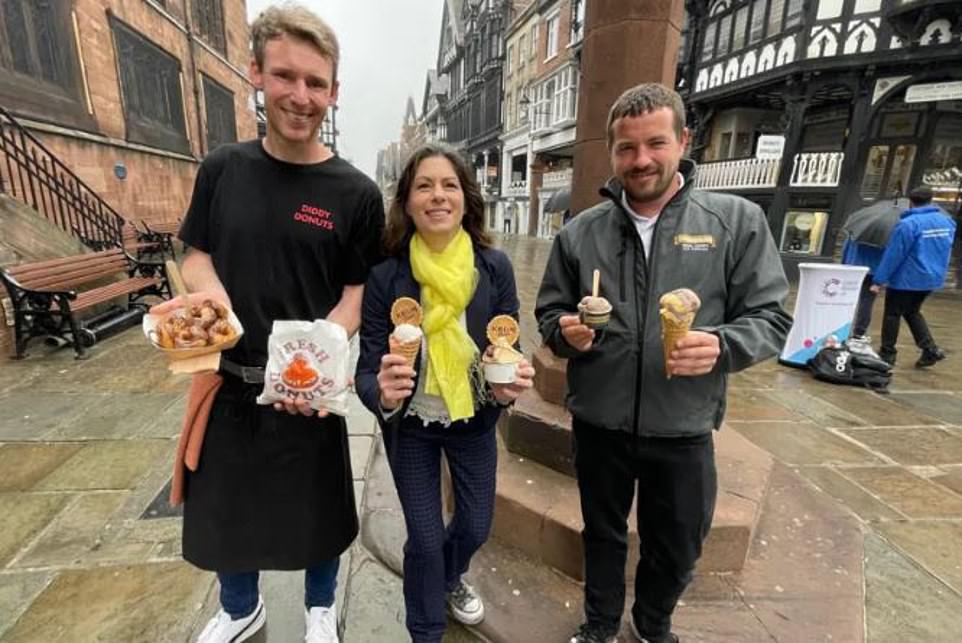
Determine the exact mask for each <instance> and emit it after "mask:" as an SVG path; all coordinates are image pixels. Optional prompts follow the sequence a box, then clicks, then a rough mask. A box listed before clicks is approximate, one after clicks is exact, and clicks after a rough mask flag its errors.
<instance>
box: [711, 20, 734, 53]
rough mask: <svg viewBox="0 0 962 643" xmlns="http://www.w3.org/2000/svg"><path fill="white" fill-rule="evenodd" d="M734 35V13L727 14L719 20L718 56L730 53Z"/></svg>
mask: <svg viewBox="0 0 962 643" xmlns="http://www.w3.org/2000/svg"><path fill="white" fill-rule="evenodd" d="M731 35H732V14H730V13H728V14H725V15H724V16H723V17H722V18H721V20H719V21H718V45H717V49H716V50H715V52H716V53H715V55H716V56H719V57H721V56H724V55H726V54H728V46H729V44H730V43H731Z"/></svg>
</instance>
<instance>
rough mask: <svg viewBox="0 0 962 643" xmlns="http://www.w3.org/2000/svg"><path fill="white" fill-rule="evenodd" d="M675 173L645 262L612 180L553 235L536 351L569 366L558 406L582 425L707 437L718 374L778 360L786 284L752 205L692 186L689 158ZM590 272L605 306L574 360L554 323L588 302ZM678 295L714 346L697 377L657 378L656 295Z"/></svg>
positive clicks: (717, 401) (720, 403) (661, 373)
mask: <svg viewBox="0 0 962 643" xmlns="http://www.w3.org/2000/svg"><path fill="white" fill-rule="evenodd" d="M679 171H681V173H682V174H683V176H684V177H685V185H684V187H683V188H682V189H681V190H680V191H679V192H678V193H677V194H676V195H675V196H674V197H673V198H672V199H671V201H669V202H668V204H667V205H666V206H665V208H664V209H663V210H662V212H661V214H660V215H659V217H658V221H657V222H656V223H655V227H654V233H653V237H652V242H651V248H652V250H651V254H652V256H651V257H650V259H647V261H646V257H645V251H644V247H643V245H642V243H641V239H640V238H639V236H638V232H637V229H636V228H635V226H634V223H633V222H632V220H631V218H630V215H629V214H628V212H626V211H625V209H624V207H623V206H622V187H621V184H620V183H619V182H618V181H617V180H615V179H612V180H610V181H609V182H608V183H607V185H606V186H605V187H604V188H603V189H602V190H601V194H602V195H603V196H606V197H607V198H608V200H607V201H605V202H603V203H601V204H599V205H596V206H594V207H592V208H590V209H588V210H586V211H584V212H582V213H581V214H579V215H578V216H577V217H575V218H574V219H572V220H571V222H570V223H568V224H567V225H566V226H565V227H564V228H562V230H561V232H560V233H559V234H558V236H557V237H555V240H554V245H553V247H552V249H551V256H550V258H549V259H548V265H547V268H546V269H545V275H544V279H543V280H542V282H541V288H540V290H539V291H538V301H537V306H536V309H535V317H537V320H538V326H539V330H540V331H541V336H542V337H543V338H544V340H545V343H546V344H547V345H548V346H549V347H550V348H551V350H553V351H554V353H555V354H556V355H558V356H559V357H565V358H568V360H569V361H568V399H567V405H568V408H569V410H570V411H571V413H572V414H574V415H575V416H577V417H578V418H580V419H582V420H584V421H585V422H588V423H591V424H595V425H599V426H603V427H605V428H607V429H614V430H619V431H626V432H629V433H634V434H636V435H642V436H662V437H680V436H690V435H697V434H702V433H708V432H710V431H711V430H712V429H717V428H719V427H720V426H721V423H722V419H723V418H724V415H725V394H726V386H727V378H728V373H733V372H736V371H740V370H742V369H744V368H747V367H749V366H751V365H752V364H755V363H757V362H760V361H762V360H765V359H768V358H770V357H773V356H775V355H777V354H778V352H779V351H780V350H781V348H782V346H783V344H784V342H785V338H786V336H787V335H788V331H789V328H790V327H791V325H792V319H791V316H790V315H789V314H788V313H787V312H785V309H784V307H783V303H784V300H785V296H786V294H787V293H788V282H787V280H786V279H785V272H784V270H783V268H782V262H781V259H780V258H779V256H778V250H777V249H776V247H775V243H774V240H773V239H772V235H771V232H770V231H769V228H768V222H767V221H766V218H765V214H764V213H763V212H762V209H761V208H760V207H758V206H757V205H755V204H754V203H752V202H750V201H748V200H746V199H743V198H741V197H737V196H733V195H729V194H718V193H714V192H707V191H702V190H698V189H695V188H694V187H693V184H694V178H695V164H694V162H692V161H689V160H683V161H682V162H681V165H680V169H679ZM596 268H597V269H599V270H600V271H601V293H600V294H601V296H603V297H605V298H606V299H608V301H609V302H611V305H612V306H613V310H612V313H611V321H610V322H609V323H608V326H607V328H606V329H605V330H604V331H602V332H601V333H598V334H596V337H595V343H594V345H593V346H592V348H591V349H590V350H589V351H588V352H585V353H581V352H579V351H577V350H575V349H574V348H572V347H571V346H570V345H569V344H568V343H567V342H566V341H565V339H564V338H563V337H562V335H561V329H560V327H559V325H558V318H559V317H560V316H561V315H570V314H574V313H575V311H577V306H578V302H579V301H581V298H582V297H584V296H585V295H589V294H591V280H592V271H593V270H594V269H596ZM676 288H690V289H691V290H693V291H695V292H696V293H697V294H698V296H699V298H701V301H702V305H701V309H700V310H699V311H698V314H697V316H696V317H695V321H694V324H693V329H696V330H703V331H707V332H712V333H715V334H716V335H718V337H719V338H720V344H721V355H720V357H719V359H718V363H717V364H716V366H715V368H714V369H713V370H712V372H710V373H708V374H706V375H701V376H697V377H685V376H675V377H672V378H671V379H668V378H666V376H665V363H664V357H663V351H662V342H661V321H660V317H659V315H658V299H659V297H660V296H661V295H662V294H664V293H666V292H668V291H670V290H674V289H676Z"/></svg>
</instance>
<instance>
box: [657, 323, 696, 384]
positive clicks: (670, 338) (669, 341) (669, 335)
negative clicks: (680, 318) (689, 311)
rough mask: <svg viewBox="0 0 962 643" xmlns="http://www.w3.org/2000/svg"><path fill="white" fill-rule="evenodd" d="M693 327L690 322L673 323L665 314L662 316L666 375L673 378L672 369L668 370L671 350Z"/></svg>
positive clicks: (662, 342)
mask: <svg viewBox="0 0 962 643" xmlns="http://www.w3.org/2000/svg"><path fill="white" fill-rule="evenodd" d="M690 329H691V325H690V324H672V323H671V322H669V321H666V320H665V318H664V316H662V318H661V344H662V349H663V350H664V352H665V375H666V376H667V377H668V379H671V371H669V370H668V359H669V358H670V357H671V352H672V351H673V350H675V344H677V343H678V340H679V339H681V338H682V337H684V336H685V335H687V334H688V331H689V330H690Z"/></svg>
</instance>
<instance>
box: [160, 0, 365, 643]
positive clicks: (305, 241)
mask: <svg viewBox="0 0 962 643" xmlns="http://www.w3.org/2000/svg"><path fill="white" fill-rule="evenodd" d="M252 40H253V46H254V60H253V61H252V62H251V80H252V82H253V84H254V85H255V87H257V88H258V89H261V90H263V92H264V100H265V106H266V109H267V121H268V122H267V135H266V137H265V138H264V140H263V141H249V142H244V143H238V144H235V145H225V146H222V147H220V148H218V149H217V150H215V151H213V152H211V153H210V154H209V155H208V156H207V158H205V159H204V162H203V163H202V165H201V167H200V170H199V171H198V173H197V179H196V184H195V186H194V194H193V197H192V200H191V204H190V209H189V210H188V212H187V216H186V218H185V220H184V223H183V226H182V228H181V230H180V237H181V239H182V240H183V241H184V242H185V243H186V244H187V245H188V246H189V247H190V250H189V251H188V253H187V256H186V258H185V259H184V262H183V268H182V271H183V275H184V281H185V282H186V284H187V287H188V288H189V290H190V291H191V293H192V294H191V295H190V300H191V302H195V301H198V300H203V299H205V298H213V299H216V300H219V301H221V302H223V303H224V304H225V305H227V306H228V307H230V308H231V309H232V310H233V311H234V312H235V313H236V314H237V316H238V318H239V319H240V321H241V323H242V324H243V326H244V335H243V337H242V338H241V341H240V342H239V343H238V344H237V346H236V347H235V348H233V349H231V350H230V351H227V352H225V353H224V355H223V358H222V366H221V373H222V375H223V377H224V383H223V385H222V386H221V388H220V390H219V391H218V393H217V397H216V399H215V401H214V405H213V408H212V409H211V413H210V420H209V422H208V425H207V431H206V434H205V437H204V445H203V448H202V451H201V457H200V464H199V466H198V468H197V470H196V471H194V472H188V474H187V477H186V480H185V504H184V532H183V552H184V558H185V559H186V560H188V561H189V562H191V563H193V564H194V565H196V566H198V567H200V568H202V569H207V570H211V571H215V572H217V575H218V579H219V581H220V589H221V591H220V599H221V607H222V609H221V610H220V612H219V613H218V614H217V615H216V616H215V617H214V618H213V619H212V620H211V621H210V623H208V625H207V627H206V628H205V629H204V630H203V632H202V633H201V635H200V638H199V639H198V640H199V641H201V642H202V643H220V642H227V641H242V640H245V639H247V638H249V637H250V636H252V635H253V634H254V633H255V632H257V631H258V630H259V629H260V628H261V626H263V624H264V622H265V610H264V605H263V601H262V600H261V598H260V596H259V592H258V572H259V571H260V570H264V569H287V570H292V569H305V570H306V582H305V594H306V596H305V613H306V627H307V641H309V642H311V643H337V640H338V639H337V620H336V611H335V607H334V588H335V584H336V576H337V570H338V556H339V555H340V554H341V552H343V551H344V550H345V549H346V548H347V547H348V546H349V545H350V543H351V541H353V539H354V537H355V536H356V535H357V529H358V523H357V513H356V509H355V503H354V492H353V482H352V475H351V463H350V457H349V453H348V440H347V430H346V425H345V422H344V420H343V418H340V417H337V416H334V415H327V414H326V413H324V412H323V411H322V412H320V413H319V414H318V415H319V416H320V419H318V418H316V417H312V416H313V415H314V413H313V411H311V409H310V407H309V406H307V403H306V402H304V401H303V400H301V401H298V402H295V401H293V400H288V401H287V402H285V403H283V404H275V405H274V408H273V409H272V408H270V407H258V406H257V405H256V404H255V402H254V397H255V396H256V395H257V394H258V393H259V392H260V390H261V389H262V388H263V379H262V377H263V375H262V373H261V380H260V381H259V382H257V381H254V380H256V377H252V376H251V375H252V374H253V373H255V372H256V371H252V369H251V368H246V369H245V368H244V367H254V368H257V367H263V366H264V364H265V363H266V361H267V339H268V336H269V334H270V331H271V325H272V323H273V322H274V320H282V319H283V320H313V319H318V318H325V319H327V320H329V321H333V322H336V323H338V324H340V325H342V326H343V327H344V328H345V329H346V330H347V333H348V335H349V336H350V335H353V334H354V333H355V332H356V331H357V329H358V326H359V325H360V309H361V298H362V294H363V288H364V286H363V284H364V282H365V280H366V279H367V273H368V271H369V269H370V268H371V267H372V265H373V264H374V263H376V261H377V260H378V251H379V246H380V237H381V231H382V229H383V226H384V209H383V202H382V200H381V195H380V193H379V191H378V189H377V187H376V185H375V184H374V183H373V182H372V181H371V180H370V179H368V178H367V177H366V176H364V175H363V174H362V173H360V172H359V171H358V170H356V169H355V168H353V167H352V166H351V165H350V164H348V163H347V162H345V161H343V160H342V159H340V158H337V157H336V156H334V155H333V154H332V152H331V151H330V150H329V149H327V148H326V147H325V146H324V145H323V144H321V143H320V142H319V140H318V136H317V133H318V128H319V127H320V124H321V122H322V121H323V119H324V115H325V113H326V110H327V109H328V108H329V107H330V106H331V105H333V104H334V102H335V101H336V99H337V88H338V85H337V62H338V56H339V51H338V44H337V40H336V37H335V36H334V33H333V32H332V31H331V29H330V28H329V27H328V26H327V25H326V24H325V23H324V22H323V21H322V20H321V19H320V18H318V17H317V16H316V15H314V14H313V13H311V12H310V11H308V10H306V9H303V8H301V7H299V6H296V5H284V6H282V7H271V8H269V9H267V10H266V11H264V12H263V13H262V14H261V15H260V17H259V18H258V19H257V20H256V21H255V22H254V24H253V25H252ZM181 305H183V302H182V301H174V302H169V303H167V304H164V305H162V306H158V307H156V308H155V309H154V310H152V311H151V312H154V313H158V314H162V313H164V312H166V311H169V310H172V309H174V308H177V307H179V306H181Z"/></svg>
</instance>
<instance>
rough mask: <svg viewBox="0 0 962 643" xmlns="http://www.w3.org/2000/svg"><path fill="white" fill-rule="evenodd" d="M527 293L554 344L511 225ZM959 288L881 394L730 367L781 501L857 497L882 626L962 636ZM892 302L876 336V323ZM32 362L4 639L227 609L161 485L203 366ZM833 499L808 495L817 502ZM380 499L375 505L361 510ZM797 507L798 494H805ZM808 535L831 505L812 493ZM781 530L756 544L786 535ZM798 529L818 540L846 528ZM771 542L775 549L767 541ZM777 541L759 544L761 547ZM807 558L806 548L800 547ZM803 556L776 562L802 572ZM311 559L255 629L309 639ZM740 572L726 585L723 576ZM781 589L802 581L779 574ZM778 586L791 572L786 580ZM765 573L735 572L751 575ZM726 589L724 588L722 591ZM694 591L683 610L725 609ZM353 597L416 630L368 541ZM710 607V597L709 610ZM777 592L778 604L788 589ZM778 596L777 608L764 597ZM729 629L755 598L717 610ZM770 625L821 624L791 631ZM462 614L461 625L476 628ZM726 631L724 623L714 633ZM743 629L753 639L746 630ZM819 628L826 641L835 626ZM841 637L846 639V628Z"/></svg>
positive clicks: (5, 415) (393, 635)
mask: <svg viewBox="0 0 962 643" xmlns="http://www.w3.org/2000/svg"><path fill="white" fill-rule="evenodd" d="M502 243H503V245H504V247H505V249H506V250H507V251H508V252H509V254H510V255H511V256H512V258H513V260H514V262H515V266H516V271H517V277H518V282H519V290H520V295H521V300H522V313H523V323H522V336H523V341H524V342H525V347H526V348H527V349H529V350H530V349H531V348H533V347H534V346H535V345H536V343H537V332H536V329H535V327H534V322H533V318H532V317H531V311H532V309H533V304H534V293H535V292H536V290H537V287H538V284H539V282H540V276H541V269H542V266H543V265H544V261H545V260H546V257H547V251H548V248H549V245H548V244H547V243H545V242H540V241H535V240H527V239H525V240H514V239H512V240H505V241H503V242H502ZM960 312H962V299H959V298H956V297H954V296H936V297H933V298H932V300H931V301H930V302H929V303H928V304H927V305H926V307H925V313H926V315H927V317H928V319H929V321H930V324H931V326H932V330H933V333H934V335H935V337H936V339H937V340H938V341H939V342H940V344H942V345H943V346H944V347H945V348H946V350H948V351H949V352H950V357H949V359H948V360H946V361H945V362H942V363H940V364H939V365H937V366H936V367H934V368H932V369H929V370H927V371H916V370H915V369H913V368H912V362H914V358H915V351H914V348H913V347H912V346H911V345H910V342H911V339H910V336H909V334H908V331H907V329H903V333H902V337H901V339H902V342H901V343H900V346H899V348H900V351H901V353H900V359H901V363H900V365H899V366H898V368H897V369H896V377H895V381H894V384H893V387H892V390H893V393H892V394H891V395H889V396H886V397H883V396H879V395H876V394H874V393H870V392H867V391H862V390H859V389H853V388H844V387H835V386H831V385H827V384H821V383H818V382H815V381H814V380H812V379H811V378H810V377H809V376H808V375H807V374H805V373H804V372H801V371H796V370H792V369H788V368H785V367H781V366H778V365H777V364H775V363H768V364H764V365H761V366H759V367H757V368H755V369H753V370H751V371H749V372H747V373H744V374H741V375H738V376H735V377H734V378H733V379H732V390H731V404H730V412H729V416H728V421H729V425H730V427H731V428H733V429H735V430H737V431H739V432H740V433H742V434H743V435H745V436H746V437H747V438H748V439H750V440H752V441H753V442H755V443H756V444H758V445H759V446H761V447H763V448H764V449H766V450H767V451H769V452H770V453H772V454H773V455H774V457H775V458H776V460H777V461H778V463H779V465H780V472H779V474H778V476H777V479H773V482H772V485H773V487H772V493H773V495H772V502H773V504H774V505H776V506H777V505H778V503H780V502H781V503H782V505H784V506H786V507H792V506H791V504H790V503H789V502H788V501H784V502H782V500H781V499H782V496H781V495H780V494H782V493H783V491H784V492H785V493H788V492H790V491H791V489H792V488H793V487H797V486H798V485H804V486H805V487H806V488H807V489H808V490H810V491H813V492H814V493H817V494H819V497H820V498H821V499H822V500H823V501H825V502H831V503H834V506H838V507H842V508H844V509H845V510H846V511H847V512H849V513H850V514H851V516H853V517H854V519H856V520H857V521H858V524H859V525H860V528H861V532H862V534H863V547H864V561H863V563H864V564H863V570H862V572H863V575H864V587H865V589H864V592H865V622H866V628H867V639H868V640H869V641H872V642H875V641H878V642H887V641H896V640H899V641H900V640H926V641H955V640H957V639H958V633H957V629H958V623H959V617H958V614H959V613H962V548H960V547H959V545H958V543H959V542H962V382H960V372H962V369H959V367H958V365H957V364H956V363H955V362H956V360H960V359H962V339H960V338H959V336H958V335H957V329H958V320H959V315H960ZM880 315H881V304H878V305H877V309H876V323H875V325H874V326H873V329H872V330H873V333H874V334H875V335H877V333H878V330H877V329H878V322H879V321H880ZM31 353H32V355H31V357H30V358H28V359H27V360H25V361H23V362H3V363H0V410H2V413H0V515H2V516H3V528H2V529H0V641H3V642H4V643H6V642H7V641H29V642H34V641H54V640H64V641H94V640H100V641H185V640H189V639H190V637H191V636H192V635H193V634H194V633H196V631H197V630H198V628H199V627H201V626H202V625H203V622H204V621H205V620H206V618H207V617H208V615H209V614H210V613H211V612H212V611H213V609H215V606H216V596H215V591H214V590H215V585H216V584H215V583H214V580H213V577H212V575H210V574H207V573H203V572H199V571H197V570H194V569H192V568H191V567H190V566H189V565H186V564H185V563H183V562H182V561H181V559H180V555H179V554H180V544H179V536H180V521H179V518H178V517H177V516H176V515H168V513H169V512H167V511H166V509H165V506H164V503H163V502H154V501H155V500H156V499H157V498H158V495H159V494H160V495H162V494H163V493H164V490H163V488H164V486H165V484H166V483H167V480H168V478H169V470H170V460H171V454H172V453H173V450H174V446H175V437H176V434H177V433H178V431H179V422H180V415H181V413H182V411H183V405H184V393H185V390H186V379H185V378H183V377H179V376H172V375H170V374H169V373H168V372H167V370H166V368H165V365H164V363H163V359H162V358H161V356H159V355H157V354H156V353H154V352H153V350H152V349H151V348H150V347H149V346H147V345H146V344H145V343H144V341H143V338H142V336H141V335H140V332H139V330H138V329H131V330H129V331H127V332H125V333H123V334H122V335H120V336H117V337H114V338H111V339H108V340H106V341H104V342H103V343H102V344H100V345H98V346H97V347H95V348H94V350H93V352H92V357H91V358H90V359H89V360H87V361H83V362H77V361H75V360H74V359H73V357H72V352H70V351H69V350H55V351H51V350H49V349H45V348H44V347H43V346H41V345H39V344H36V343H35V344H34V345H33V347H32V348H31ZM349 429H350V433H351V454H352V460H353V463H354V472H355V478H356V490H357V492H358V493H357V496H358V499H359V502H363V501H364V499H365V494H364V491H365V489H364V483H365V482H364V481H365V472H366V464H367V462H368V459H369V456H370V453H371V450H372V445H373V444H374V424H373V419H372V418H371V417H370V416H369V415H368V414H367V413H366V412H365V411H363V409H362V408H361V407H360V405H359V404H356V403H355V404H354V407H353V410H352V414H351V417H350V419H349ZM818 506H819V504H818V503H813V504H812V505H811V506H810V509H811V511H813V512H816V513H817V510H818ZM362 509H364V507H362ZM793 509H794V508H793ZM798 511H799V515H797V516H796V518H795V519H796V520H798V523H799V524H798V525H797V527H798V529H797V533H798V534H804V533H805V528H806V525H808V524H810V523H815V522H817V521H818V518H819V516H818V515H815V514H812V515H808V514H806V513H805V511H806V508H805V507H802V508H800V509H799V510H798ZM778 537H779V534H775V537H773V538H771V542H770V543H769V542H766V541H762V542H761V543H758V544H757V545H758V547H759V548H762V549H763V548H764V547H768V546H776V539H777V538H778ZM791 538H792V535H791V534H784V535H783V540H789V541H791V542H793V544H794V545H795V546H797V547H799V548H805V553H807V554H811V556H814V557H816V558H817V557H818V556H821V554H820V553H819V552H821V551H826V552H830V551H831V549H832V547H833V544H832V543H830V542H829V543H825V542H820V543H815V542H807V541H805V540H804V539H798V538H796V539H795V540H791ZM755 553H756V554H758V553H759V552H757V551H756V552H755ZM763 554H764V551H761V555H762V557H763ZM799 564H800V565H802V564H803V563H802V562H801V560H800V563H799ZM798 571H799V570H796V569H784V570H777V572H778V574H779V575H780V576H783V577H784V578H785V579H789V580H791V578H792V577H793V576H794V575H797V574H798ZM302 582H303V580H302V576H301V575H300V574H297V573H268V574H265V577H264V581H263V591H264V594H265V597H266V600H267V602H268V606H269V607H268V609H269V625H268V628H267V631H266V632H265V633H264V634H263V635H261V636H259V637H258V639H256V640H260V641H265V640H270V641H294V640H299V639H300V637H302V636H303V614H302V610H301V607H300V605H301V603H300V601H301V591H302V590H301V585H302ZM718 582H720V583H722V584H723V585H724V584H725V583H726V582H727V581H725V579H720V580H719V581H718ZM771 586H772V587H768V588H764V589H767V590H768V591H772V588H775V589H774V591H776V592H777V587H782V588H783V591H786V592H789V591H791V583H790V582H784V583H781V582H780V581H779V580H778V577H776V576H773V577H772V580H771ZM776 586H777V587H776ZM760 589H762V588H751V587H749V588H735V589H733V588H732V587H731V584H730V583H729V584H728V585H726V586H725V587H724V588H723V590H724V591H725V592H728V593H732V592H739V591H740V592H744V596H745V601H746V603H748V602H750V601H751V592H752V591H753V590H760ZM706 595H707V596H709V598H711V596H713V594H712V593H711V592H708V593H707V594H706ZM686 598H689V599H691V600H690V601H689V603H691V604H686V607H685V608H683V610H682V611H681V612H680V614H679V618H680V619H684V618H685V614H686V613H690V614H692V615H693V617H692V618H694V616H695V614H696V612H698V611H699V610H702V611H704V610H709V611H710V609H711V608H710V601H709V602H708V603H705V602H702V603H698V604H697V605H694V603H696V599H697V598H698V597H697V596H695V595H693V596H691V597H686ZM338 605H339V607H340V609H341V611H342V622H343V623H344V625H345V634H344V640H345V641H348V642H349V643H356V642H363V643H367V642H368V641H373V642H381V641H383V642H385V643H386V642H389V641H390V642H393V641H402V640H405V638H406V637H405V633H404V628H403V620H404V617H403V604H402V601H401V585H400V579H399V578H398V577H397V576H396V575H395V574H394V573H392V572H390V571H389V570H388V568H387V567H385V566H384V565H383V564H381V563H380V562H379V561H378V560H377V559H376V558H375V557H374V556H372V555H371V553H370V552H368V551H367V550H366V549H364V547H363V546H362V545H361V544H359V543H358V544H355V545H354V546H353V547H352V549H351V550H350V551H349V552H348V553H347V554H346V555H345V556H344V557H343V559H342V567H341V582H340V583H339V598H338ZM706 605H707V607H706ZM769 608H770V609H771V610H773V611H774V612H776V613H777V611H778V605H777V603H771V604H770V606H769ZM766 609H768V608H766ZM714 614H715V616H713V618H716V619H717V621H718V627H719V631H727V632H729V634H730V636H729V638H727V639H726V640H732V641H736V640H739V639H738V634H737V632H738V631H739V630H738V628H739V623H743V622H744V623H746V627H747V624H748V623H749V621H751V620H752V616H751V614H750V613H748V612H744V613H742V612H739V613H738V614H734V613H731V614H729V613H728V612H726V611H724V610H716V611H715V612H714ZM768 636H770V639H771V640H777V641H809V640H815V639H814V638H813V637H811V636H810V632H807V631H798V630H797V629H796V630H794V631H793V630H792V629H791V628H788V627H786V628H783V629H781V630H770V631H769V632H768ZM476 640H478V639H477V636H476V635H474V634H472V633H470V632H467V631H466V630H463V629H458V628H453V629H452V630H451V632H450V633H449V636H448V641H457V642H462V641H463V642H468V641H476ZM705 640H711V639H705ZM743 640H744V639H743ZM819 640H821V639H819ZM834 640H842V639H840V638H838V637H836V638H835V639H834Z"/></svg>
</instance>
